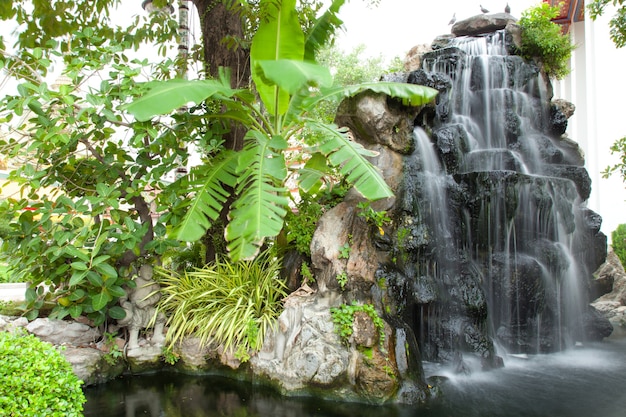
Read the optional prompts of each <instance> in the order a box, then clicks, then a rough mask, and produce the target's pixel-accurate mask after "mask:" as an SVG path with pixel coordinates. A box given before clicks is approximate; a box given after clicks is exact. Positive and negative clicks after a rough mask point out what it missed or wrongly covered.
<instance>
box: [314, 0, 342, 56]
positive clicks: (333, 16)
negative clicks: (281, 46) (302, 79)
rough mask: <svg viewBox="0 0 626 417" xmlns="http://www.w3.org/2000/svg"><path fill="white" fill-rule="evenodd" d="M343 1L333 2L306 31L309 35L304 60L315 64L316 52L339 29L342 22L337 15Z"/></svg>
mask: <svg viewBox="0 0 626 417" xmlns="http://www.w3.org/2000/svg"><path fill="white" fill-rule="evenodd" d="M345 2H346V1H345V0H334V1H333V2H332V4H331V5H330V7H329V8H328V10H326V11H325V12H324V14H322V15H321V16H320V17H318V18H317V19H316V20H315V23H314V24H313V27H312V28H311V29H310V30H309V31H308V33H309V35H308V37H307V39H306V43H305V45H304V59H305V60H307V61H310V62H315V56H316V54H317V51H318V50H320V49H321V48H323V47H324V46H326V45H327V44H328V43H329V42H330V40H331V39H332V36H333V35H334V34H335V32H337V29H339V28H340V27H341V25H342V24H343V21H342V20H341V19H339V16H338V13H339V9H341V6H343V5H344V3H345Z"/></svg>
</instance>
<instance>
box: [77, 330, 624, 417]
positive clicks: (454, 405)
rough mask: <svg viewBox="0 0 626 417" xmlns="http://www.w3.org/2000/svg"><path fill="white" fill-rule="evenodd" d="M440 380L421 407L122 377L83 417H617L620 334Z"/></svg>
mask: <svg viewBox="0 0 626 417" xmlns="http://www.w3.org/2000/svg"><path fill="white" fill-rule="evenodd" d="M426 368H427V369H428V371H429V372H431V373H432V374H435V375H440V376H443V377H445V378H447V382H445V383H444V384H443V385H442V388H443V390H444V393H445V395H444V397H443V398H442V399H441V400H440V401H439V402H438V403H436V404H431V405H430V406H429V407H427V408H425V407H420V408H417V407H396V406H386V407H376V406H364V405H358V404H350V403H339V402H329V401H321V400H318V399H311V398H300V399H294V398H285V397H281V396H280V395H278V394H276V393H275V392H274V391H270V390H267V389H265V388H261V387H258V386H254V385H251V384H245V383H240V382H237V381H233V380H230V379H226V378H221V377H215V376H189V375H181V374H175V373H161V374H155V375H143V376H135V377H124V378H120V379H118V380H115V381H113V382H110V383H108V384H104V385H100V386H97V387H91V388H87V389H86V390H85V394H86V396H87V404H86V406H85V416H86V417H89V416H94V417H96V416H97V417H137V416H142V417H208V416H211V417H213V416H225V417H312V416H319V417H322V416H327V417H348V416H350V417H352V416H363V417H370V416H371V417H374V416H376V417H382V416H385V417H387V416H390V417H396V416H397V417H414V416H415V417H417V416H419V417H496V416H497V417H500V416H506V417H590V416H594V417H623V416H624V415H626V390H625V389H624V387H626V339H624V340H619V341H610V342H605V343H602V344H597V345H592V346H588V347H586V348H583V349H576V350H570V351H566V352H562V353H558V354H551V355H537V356H530V357H528V359H520V358H514V357H510V358H508V359H507V361H506V367H505V368H503V369H499V370H496V371H491V372H484V373H480V372H478V373H474V374H473V375H470V376H463V375H461V376H460V375H454V374H448V373H447V372H446V370H444V369H439V368H437V367H436V366H435V365H432V366H430V367H428V366H427V367H426Z"/></svg>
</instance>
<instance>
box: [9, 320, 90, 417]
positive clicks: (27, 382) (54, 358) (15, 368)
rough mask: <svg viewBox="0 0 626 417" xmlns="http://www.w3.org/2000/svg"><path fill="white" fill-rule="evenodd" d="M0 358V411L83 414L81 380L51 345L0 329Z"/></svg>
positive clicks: (22, 415) (20, 416)
mask: <svg viewBox="0 0 626 417" xmlns="http://www.w3.org/2000/svg"><path fill="white" fill-rule="evenodd" d="M0 358H2V360H0V381H1V382H0V415H3V416H15V417H30V416H32V417H40V416H46V417H74V416H76V417H78V416H82V415H83V413H82V409H83V404H84V402H85V396H84V395H83V391H82V389H81V384H82V381H80V380H79V379H78V378H77V377H76V376H75V375H74V373H73V371H72V367H71V365H70V364H69V362H68V361H67V360H66V359H65V357H63V355H61V353H59V352H58V351H57V350H56V349H55V348H54V346H52V345H51V344H49V343H46V342H42V341H41V340H39V339H37V338H36V337H35V336H33V335H26V334H21V333H10V332H0Z"/></svg>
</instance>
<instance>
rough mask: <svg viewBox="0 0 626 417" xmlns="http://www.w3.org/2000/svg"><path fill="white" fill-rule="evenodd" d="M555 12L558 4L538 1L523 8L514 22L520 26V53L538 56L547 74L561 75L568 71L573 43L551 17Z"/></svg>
mask: <svg viewBox="0 0 626 417" xmlns="http://www.w3.org/2000/svg"><path fill="white" fill-rule="evenodd" d="M558 15H559V7H557V6H550V5H549V4H547V3H541V4H539V5H537V6H533V7H530V8H528V9H526V10H524V11H523V12H522V16H521V17H520V19H519V22H518V24H519V25H520V27H521V28H522V45H521V54H522V56H523V57H525V58H527V59H534V58H536V59H538V60H539V61H540V64H541V65H542V66H543V69H544V70H545V72H546V74H547V75H548V76H549V77H554V78H556V79H561V78H563V77H565V76H566V75H567V74H569V72H570V70H569V59H570V57H571V55H572V51H573V50H574V48H575V46H574V45H573V44H572V42H571V41H570V38H569V35H567V34H563V33H562V32H561V26H560V25H558V24H556V23H554V22H553V21H552V19H554V18H555V17H557V16H558Z"/></svg>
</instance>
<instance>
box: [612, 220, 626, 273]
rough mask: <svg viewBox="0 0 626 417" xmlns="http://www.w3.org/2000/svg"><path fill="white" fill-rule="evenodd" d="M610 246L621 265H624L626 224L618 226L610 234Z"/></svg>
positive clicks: (625, 258)
mask: <svg viewBox="0 0 626 417" xmlns="http://www.w3.org/2000/svg"><path fill="white" fill-rule="evenodd" d="M611 242H612V243H611V246H612V247H613V251H614V252H615V254H616V255H617V257H618V258H619V260H620V262H621V263H622V265H626V224H620V225H619V226H617V229H615V230H613V232H612V233H611Z"/></svg>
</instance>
